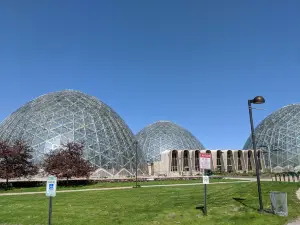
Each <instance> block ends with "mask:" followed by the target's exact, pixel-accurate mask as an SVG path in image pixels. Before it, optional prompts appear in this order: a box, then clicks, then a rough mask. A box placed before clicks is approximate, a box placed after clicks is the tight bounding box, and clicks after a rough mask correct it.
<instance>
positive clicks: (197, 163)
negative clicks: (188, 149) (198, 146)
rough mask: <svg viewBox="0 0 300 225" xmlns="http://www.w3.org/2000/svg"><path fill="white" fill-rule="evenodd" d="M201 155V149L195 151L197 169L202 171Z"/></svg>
mask: <svg viewBox="0 0 300 225" xmlns="http://www.w3.org/2000/svg"><path fill="white" fill-rule="evenodd" d="M199 156H200V151H198V150H197V151H195V170H196V171H200V165H199V163H200V162H199Z"/></svg>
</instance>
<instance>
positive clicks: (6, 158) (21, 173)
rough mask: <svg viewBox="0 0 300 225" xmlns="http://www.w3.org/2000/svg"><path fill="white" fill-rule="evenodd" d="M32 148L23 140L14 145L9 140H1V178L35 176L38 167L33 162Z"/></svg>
mask: <svg viewBox="0 0 300 225" xmlns="http://www.w3.org/2000/svg"><path fill="white" fill-rule="evenodd" d="M32 151H33V150H32V148H31V147H30V146H29V145H27V144H26V143H25V142H23V141H22V140H16V141H14V142H13V144H12V145H10V144H9V143H8V141H5V140H2V141H0V178H2V179H6V188H8V180H9V179H13V178H18V177H28V176H33V175H35V174H37V173H38V168H37V166H36V165H34V164H33V162H32V160H31V159H32Z"/></svg>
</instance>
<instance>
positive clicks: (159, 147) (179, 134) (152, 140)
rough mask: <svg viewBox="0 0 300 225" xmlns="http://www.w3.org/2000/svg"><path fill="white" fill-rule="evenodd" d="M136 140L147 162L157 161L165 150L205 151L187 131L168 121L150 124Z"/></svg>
mask: <svg viewBox="0 0 300 225" xmlns="http://www.w3.org/2000/svg"><path fill="white" fill-rule="evenodd" d="M136 138H137V140H138V142H139V145H140V148H141V149H142V151H143V153H144V154H145V158H146V160H147V161H148V162H154V161H159V160H160V157H161V153H162V152H163V151H165V150H195V149H198V150H200V149H205V147H204V146H203V145H202V144H201V143H200V142H199V141H198V140H197V139H196V138H195V137H194V136H193V135H192V134H191V133H190V132H189V131H187V130H186V129H184V128H182V127H180V126H178V125H177V124H175V123H172V122H170V121H158V122H155V123H153V124H150V125H149V126H147V127H145V128H144V129H142V130H141V131H140V132H139V133H138V134H137V135H136Z"/></svg>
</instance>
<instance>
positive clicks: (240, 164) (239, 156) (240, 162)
mask: <svg viewBox="0 0 300 225" xmlns="http://www.w3.org/2000/svg"><path fill="white" fill-rule="evenodd" d="M242 155H243V154H242V151H238V170H240V171H241V170H243V166H242Z"/></svg>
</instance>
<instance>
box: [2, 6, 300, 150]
mask: <svg viewBox="0 0 300 225" xmlns="http://www.w3.org/2000/svg"><path fill="white" fill-rule="evenodd" d="M0 28H1V33H0V34H1V35H0V76H1V77H0V78H1V79H0V81H1V88H0V97H1V98H0V101H1V110H0V120H3V119H4V118H5V117H6V116H8V115H9V114H10V113H11V112H13V111H14V110H16V109H17V108H18V107H20V106H21V105H22V104H24V103H26V102H27V101H29V100H31V99H33V98H35V97H37V96H39V95H42V94H45V93H47V92H52V91H59V90H63V89H76V90H79V91H82V92H85V93H87V94H90V95H93V96H96V97H97V98H99V99H100V100H102V101H103V102H105V103H107V104H108V105H110V106H111V107H112V108H113V109H114V110H115V111H116V112H117V113H118V114H119V115H120V116H121V117H123V118H124V120H125V121H126V122H127V124H128V125H129V126H130V128H131V129H132V130H133V132H134V133H136V132H138V131H139V130H140V129H142V128H143V127H144V126H146V125H148V124H150V123H152V122H155V121H157V120H171V121H174V122H175V123H177V124H179V125H181V126H183V127H185V128H186V129H188V130H190V131H191V132H192V133H193V134H194V135H195V136H196V137H197V138H198V139H199V140H200V141H201V142H202V143H203V144H204V145H205V146H206V147H207V148H233V149H238V148H242V147H243V145H244V142H245V141H246V139H247V137H248V135H249V131H250V127H249V117H248V111H247V100H248V99H249V98H253V97H254V96H256V95H263V96H264V97H265V98H266V104H265V105H263V106H261V107H264V108H265V109H266V110H264V111H255V112H254V119H255V122H256V124H257V123H258V122H259V121H261V120H262V119H263V118H265V117H266V116H267V115H268V114H270V113H271V112H273V111H274V110H276V109H279V108H280V107H282V106H284V105H287V104H290V103H296V102H300V1H298V0H288V1H282V0H281V1H278V0H265V1H261V0H254V1H240V0H228V1H223V0H218V1H211V0H205V1H204V0H194V1H192V0H191V1H184V0H180V1H179V0H151V1H141V0H136V1H131V0H126V1H124V0H119V1H100V0H97V1H92V0H89V1H81V0H80V1H79V0H54V1H39V0H36V1H30V0H28V1H22V0H19V1H14V0H9V1H1V2H0Z"/></svg>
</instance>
